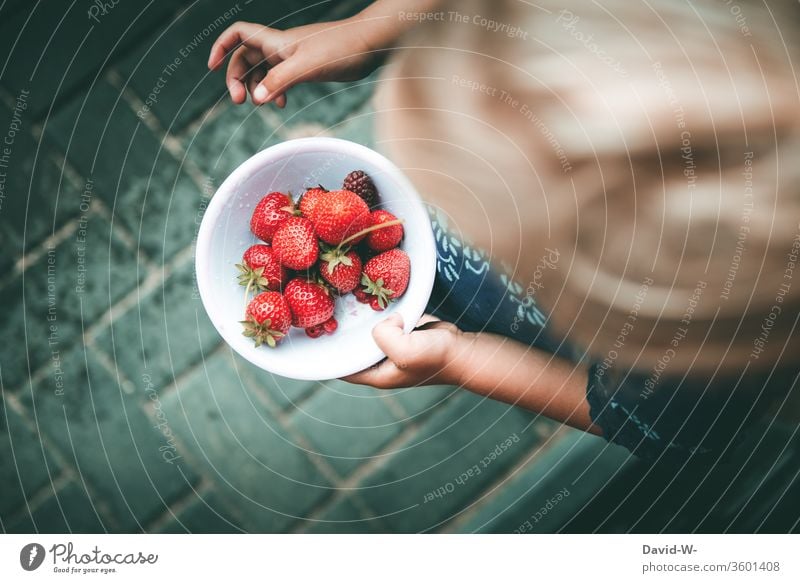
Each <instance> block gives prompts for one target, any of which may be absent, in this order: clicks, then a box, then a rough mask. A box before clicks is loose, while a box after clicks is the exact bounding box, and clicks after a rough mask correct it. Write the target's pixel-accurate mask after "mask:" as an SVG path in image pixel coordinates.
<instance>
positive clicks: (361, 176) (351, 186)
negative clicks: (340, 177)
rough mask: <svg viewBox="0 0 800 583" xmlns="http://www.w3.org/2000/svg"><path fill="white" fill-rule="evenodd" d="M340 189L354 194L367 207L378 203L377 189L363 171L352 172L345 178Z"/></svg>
mask: <svg viewBox="0 0 800 583" xmlns="http://www.w3.org/2000/svg"><path fill="white" fill-rule="evenodd" d="M342 188H343V189H345V190H349V191H350V192H355V193H356V194H357V195H358V196H360V197H361V198H362V199H363V200H364V202H365V203H367V205H368V206H374V205H375V204H376V203H377V202H378V189H376V188H375V183H374V182H372V178H370V177H369V175H368V174H367V173H366V172H364V171H363V170H353V171H352V172H351V173H350V174H348V175H347V176H345V178H344V182H343V183H342Z"/></svg>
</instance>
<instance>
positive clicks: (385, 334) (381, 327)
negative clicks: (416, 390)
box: [372, 313, 409, 370]
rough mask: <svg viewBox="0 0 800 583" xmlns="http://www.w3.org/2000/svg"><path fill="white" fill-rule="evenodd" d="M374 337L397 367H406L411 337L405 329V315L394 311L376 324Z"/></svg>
mask: <svg viewBox="0 0 800 583" xmlns="http://www.w3.org/2000/svg"><path fill="white" fill-rule="evenodd" d="M372 337H373V338H374V339H375V343H376V344H377V345H378V347H379V348H380V349H381V350H382V351H383V353H384V354H385V355H386V356H388V357H389V359H390V360H391V361H392V362H394V364H395V365H396V366H397V368H399V369H401V370H402V369H404V368H406V366H407V359H408V352H409V351H408V342H409V337H408V335H407V334H406V333H405V331H404V330H403V317H402V316H401V315H400V314H397V313H394V314H392V315H391V316H389V317H388V318H386V319H385V320H384V321H383V322H380V323H379V324H378V325H377V326H375V328H373V329H372Z"/></svg>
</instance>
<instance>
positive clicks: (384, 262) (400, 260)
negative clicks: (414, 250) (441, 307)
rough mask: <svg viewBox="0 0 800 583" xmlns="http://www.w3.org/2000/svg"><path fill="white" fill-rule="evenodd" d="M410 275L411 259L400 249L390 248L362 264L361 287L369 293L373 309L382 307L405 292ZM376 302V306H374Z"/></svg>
mask: <svg viewBox="0 0 800 583" xmlns="http://www.w3.org/2000/svg"><path fill="white" fill-rule="evenodd" d="M410 275H411V260H410V259H409V258H408V255H406V253H405V251H402V250H401V249H391V250H390V251H385V252H383V253H381V254H380V255H376V256H375V257H373V258H372V259H370V260H369V261H367V264H366V265H365V266H364V273H363V274H362V275H361V285H362V289H363V290H364V291H365V292H366V293H367V294H369V295H372V296H375V297H374V299H373V298H370V305H371V306H372V307H373V309H378V308H380V309H384V308H386V306H387V305H388V304H389V302H390V301H394V300H396V299H397V298H399V297H400V296H402V295H403V294H404V293H405V292H406V288H407V287H408V280H409V277H410ZM376 303H377V307H376Z"/></svg>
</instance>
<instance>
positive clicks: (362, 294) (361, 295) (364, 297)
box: [353, 287, 375, 304]
mask: <svg viewBox="0 0 800 583" xmlns="http://www.w3.org/2000/svg"><path fill="white" fill-rule="evenodd" d="M353 295H354V296H355V297H356V301H358V302H361V303H362V304H368V303H369V299H370V298H374V297H375V296H371V295H369V294H368V293H367V292H366V291H364V290H363V289H362V288H360V287H357V288H356V289H354V290H353Z"/></svg>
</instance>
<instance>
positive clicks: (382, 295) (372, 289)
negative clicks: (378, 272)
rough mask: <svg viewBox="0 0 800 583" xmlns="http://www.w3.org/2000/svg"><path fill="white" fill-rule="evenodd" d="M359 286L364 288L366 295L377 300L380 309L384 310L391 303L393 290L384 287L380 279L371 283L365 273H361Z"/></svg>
mask: <svg viewBox="0 0 800 583" xmlns="http://www.w3.org/2000/svg"><path fill="white" fill-rule="evenodd" d="M361 285H363V286H364V291H365V292H366V293H368V294H370V295H373V296H375V297H376V298H377V299H378V305H380V307H381V308H382V309H386V306H388V305H389V302H391V301H392V297H393V296H394V290H391V289H389V288H387V287H384V283H383V278H382V277H379V278H378V279H376V280H375V281H372V280H371V279H370V277H369V276H368V275H367V274H366V273H363V274H361Z"/></svg>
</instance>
